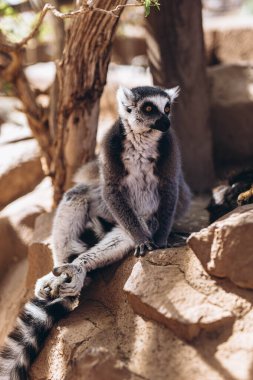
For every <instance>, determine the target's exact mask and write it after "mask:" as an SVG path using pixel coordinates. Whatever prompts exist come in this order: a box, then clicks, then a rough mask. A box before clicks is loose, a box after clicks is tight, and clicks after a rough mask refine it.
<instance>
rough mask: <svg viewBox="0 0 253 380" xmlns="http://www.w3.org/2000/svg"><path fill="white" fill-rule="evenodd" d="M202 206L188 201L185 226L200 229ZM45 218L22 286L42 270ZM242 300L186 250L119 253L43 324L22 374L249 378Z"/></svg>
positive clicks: (251, 313)
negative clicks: (72, 303)
mask: <svg viewBox="0 0 253 380" xmlns="http://www.w3.org/2000/svg"><path fill="white" fill-rule="evenodd" d="M204 203H205V202H204V201H203V199H202V200H201V199H198V200H197V201H195V202H194V204H193V209H192V210H191V211H190V213H189V215H188V217H187V218H186V219H185V221H186V222H187V224H188V226H189V228H190V229H193V230H196V229H199V228H200V227H201V226H200V225H197V222H196V220H200V221H201V224H202V226H206V220H207V214H206V213H205V212H204V211H203V205H204ZM200 215H202V219H201V218H200ZM51 218H52V216H51V215H48V214H44V215H42V216H40V218H39V219H38V220H37V223H36V231H35V239H34V242H33V243H32V245H31V247H30V253H29V268H28V276H27V279H26V285H25V286H26V287H27V288H31V287H32V286H33V282H34V280H35V277H36V275H42V274H44V272H45V271H50V270H51V264H50V260H49V257H48V255H49V254H50V226H51ZM191 218H192V219H191ZM191 220H192V223H191ZM199 223H200V222H199ZM181 226H182V225H181ZM31 256H33V258H32V259H31ZM36 256H37V258H38V263H39V265H37V269H36V268H35V270H34V266H35V262H36V260H35V259H36ZM43 262H44V264H43V265H44V266H43V268H42V263H43ZM45 263H47V264H45ZM29 272H30V273H32V275H31V274H30V275H29ZM36 273H37V274H36ZM133 298H134V299H135V301H136V302H132V299H133ZM252 303H253V292H252V291H250V290H245V289H240V288H238V287H237V286H235V285H234V284H233V283H231V282H230V281H229V280H227V279H214V278H211V277H210V276H209V275H208V274H207V273H206V271H205V270H204V269H203V267H202V265H201V263H200V261H199V260H198V259H197V257H196V256H195V254H194V253H193V252H192V250H191V249H190V248H187V247H181V248H171V249H166V250H158V251H154V252H152V253H150V254H148V255H147V256H146V257H145V258H143V259H136V258H134V257H133V256H132V255H129V257H128V258H126V259H125V260H123V261H122V262H120V263H117V264H115V265H112V266H110V267H107V268H103V269H101V270H98V271H95V272H94V273H93V274H92V283H91V285H90V286H89V287H88V288H86V289H84V291H83V294H82V297H81V300H80V305H79V306H78V308H77V309H75V310H74V311H73V312H72V313H71V314H70V315H69V316H68V317H66V318H64V319H62V320H61V321H60V322H59V323H58V324H57V325H56V326H55V327H54V328H53V330H52V332H51V334H50V336H49V337H48V339H47V341H46V344H45V346H44V348H43V350H42V351H41V353H40V355H39V357H38V358H37V360H36V361H35V363H34V364H33V366H32V369H31V378H32V380H79V379H80V380H81V379H82V380H86V379H87V380H118V379H119V380H124V379H127V380H128V379H129V380H143V379H144V380H154V379H158V380H175V379H179V380H188V379H189V378H190V379H194V380H203V379H207V380H224V379H225V380H251V379H252V376H253V369H252V368H253V364H252V351H253V339H252V336H253V307H252ZM143 309H144V312H143ZM164 319H166V321H165V320H164ZM192 331H193V333H192ZM187 339H191V342H189V341H188V340H187Z"/></svg>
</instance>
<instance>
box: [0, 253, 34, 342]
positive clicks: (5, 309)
mask: <svg viewBox="0 0 253 380" xmlns="http://www.w3.org/2000/svg"><path fill="white" fill-rule="evenodd" d="M26 272H27V260H26V259H25V258H24V259H22V260H20V261H19V262H18V263H15V265H12V267H11V268H9V270H8V272H7V273H5V276H0V288H1V296H0V326H1V328H0V345H2V343H3V341H4V338H5V337H6V335H7V334H8V333H9V332H10V331H11V329H12V328H13V325H14V323H15V320H16V317H17V315H18V313H19V310H20V308H21V306H22V305H23V303H24V301H25V299H26V287H25V278H26Z"/></svg>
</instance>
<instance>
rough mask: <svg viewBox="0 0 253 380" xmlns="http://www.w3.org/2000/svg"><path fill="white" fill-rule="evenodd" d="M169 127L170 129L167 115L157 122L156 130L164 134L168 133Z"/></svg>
mask: <svg viewBox="0 0 253 380" xmlns="http://www.w3.org/2000/svg"><path fill="white" fill-rule="evenodd" d="M169 127H170V120H169V118H168V116H166V115H162V117H160V119H158V120H156V122H155V124H154V128H155V129H158V130H159V131H162V132H166V131H167V130H168V129H169Z"/></svg>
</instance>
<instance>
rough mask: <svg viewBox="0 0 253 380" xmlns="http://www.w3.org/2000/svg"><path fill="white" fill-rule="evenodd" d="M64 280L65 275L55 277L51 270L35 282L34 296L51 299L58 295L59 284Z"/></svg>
mask: <svg viewBox="0 0 253 380" xmlns="http://www.w3.org/2000/svg"><path fill="white" fill-rule="evenodd" d="M65 281H66V277H65V278H64V277H63V276H61V277H55V276H54V274H53V273H52V272H50V273H48V274H46V275H45V276H43V277H42V278H40V279H39V280H37V282H36V284H35V290H34V293H35V296H36V297H38V298H42V299H46V300H53V299H56V298H58V297H60V294H59V289H60V286H61V285H62V284H63V283H64V282H65Z"/></svg>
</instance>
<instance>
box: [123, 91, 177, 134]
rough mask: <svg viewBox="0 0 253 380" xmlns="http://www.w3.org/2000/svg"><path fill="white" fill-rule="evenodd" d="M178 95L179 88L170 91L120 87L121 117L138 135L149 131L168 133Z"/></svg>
mask: <svg viewBox="0 0 253 380" xmlns="http://www.w3.org/2000/svg"><path fill="white" fill-rule="evenodd" d="M178 93H179V88H178V87H175V88H172V89H169V90H162V89H160V88H157V87H135V88H132V89H131V90H130V89H128V88H123V87H120V88H119V90H118V92H117V100H118V105H119V115H120V117H121V118H122V119H123V120H125V121H127V123H128V125H129V127H130V128H131V129H132V131H134V132H136V133H142V132H145V131H146V130H147V129H153V130H158V131H161V132H166V131H167V130H168V129H169V127H170V112H171V104H172V102H173V101H174V99H175V98H176V97H177V96H178Z"/></svg>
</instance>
